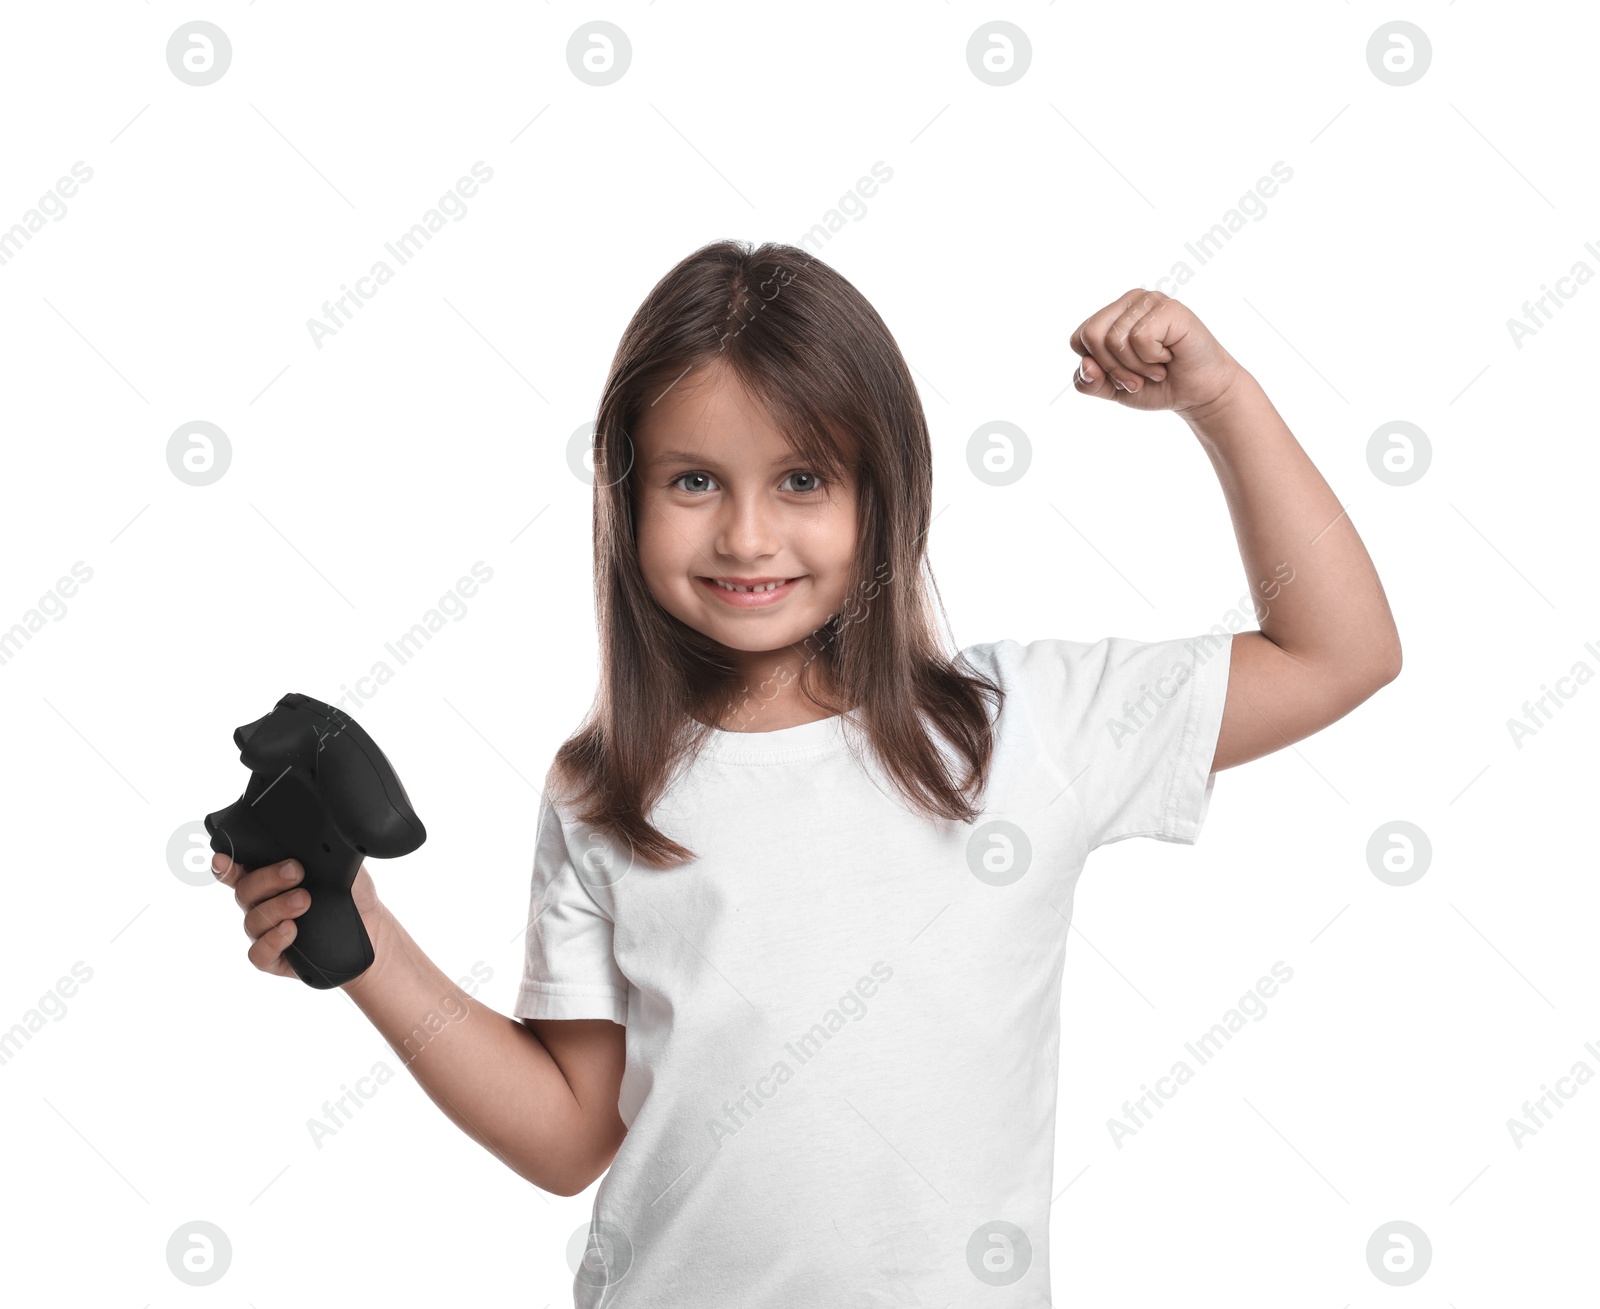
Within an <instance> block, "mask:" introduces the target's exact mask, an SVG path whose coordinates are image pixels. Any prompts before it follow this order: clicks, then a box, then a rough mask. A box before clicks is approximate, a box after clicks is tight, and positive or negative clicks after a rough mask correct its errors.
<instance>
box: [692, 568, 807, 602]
mask: <svg viewBox="0 0 1600 1309" xmlns="http://www.w3.org/2000/svg"><path fill="white" fill-rule="evenodd" d="M805 578H806V575H805V574H804V573H802V574H801V575H800V576H799V577H786V578H776V577H774V578H766V579H763V580H761V581H749V582H725V581H723V580H722V579H721V578H720V577H700V578H696V579H695V580H696V581H698V582H699V583H700V585H701V586H703V587H705V589H706V590H707V591H709V592H710V593H711V594H712V595H713V596H714V597H715V598H716V600H717V603H718V604H721V605H724V606H727V607H730V608H733V609H769V608H771V607H772V606H773V605H777V604H782V603H783V601H784V600H785V599H786V598H787V597H789V596H791V595H793V594H794V589H795V587H797V586H798V585H799V584H800V583H801V582H803V581H804V580H805Z"/></svg>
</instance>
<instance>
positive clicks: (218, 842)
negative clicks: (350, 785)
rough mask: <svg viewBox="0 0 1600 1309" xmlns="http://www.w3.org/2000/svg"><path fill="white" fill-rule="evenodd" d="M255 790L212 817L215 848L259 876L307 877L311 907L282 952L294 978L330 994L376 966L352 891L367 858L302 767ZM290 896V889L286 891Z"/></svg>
mask: <svg viewBox="0 0 1600 1309" xmlns="http://www.w3.org/2000/svg"><path fill="white" fill-rule="evenodd" d="M263 776H264V775H263V774H256V775H255V776H254V777H253V778H252V780H251V784H250V785H249V786H248V787H246V789H245V793H244V795H242V796H240V797H239V799H238V800H236V801H235V802H234V803H233V804H231V805H229V806H228V807H227V808H226V809H222V810H219V811H218V812H216V813H214V814H207V815H206V819H205V824H206V831H207V832H208V833H210V835H211V848H212V849H213V850H219V851H221V852H223V853H224V854H227V855H228V856H229V857H230V858H231V859H233V860H234V861H235V862H236V863H239V864H242V865H244V867H245V868H246V869H247V870H250V871H253V870H255V869H257V868H261V867H264V866H265V865H267V864H275V863H278V862H280V861H282V860H284V859H290V858H293V859H298V860H299V861H300V864H301V866H302V867H303V868H304V869H305V876H304V878H303V879H302V880H301V882H300V885H301V886H303V887H304V888H305V890H306V892H307V894H309V895H310V896H311V904H310V905H309V907H307V908H306V909H305V910H303V911H302V912H301V913H300V914H298V915H296V917H295V920H294V922H295V938H294V940H293V941H291V942H290V943H289V945H288V946H287V947H286V948H285V949H284V952H283V957H284V958H285V959H287V960H288V961H289V966H290V967H291V968H293V969H294V971H295V975H296V976H298V977H299V978H300V980H301V981H302V982H304V983H306V985H308V986H313V987H316V988H317V989H318V990H331V989H332V988H334V987H337V986H343V985H344V984H345V983H346V982H348V981H351V980H352V979H354V978H356V977H359V976H360V975H361V974H362V973H363V972H365V971H366V970H367V969H368V968H370V967H371V966H372V961H373V958H374V955H373V950H372V940H371V938H370V937H369V936H368V935H367V929H366V925H365V924H364V923H363V922H362V921H361V911H360V910H358V909H357V908H356V903H355V899H354V897H353V896H352V895H351V893H350V888H351V886H352V884H353V883H354V882H355V879H356V874H357V873H358V872H360V871H361V859H362V855H363V853H364V851H361V850H359V849H355V848H352V847H351V846H350V845H348V844H347V843H346V842H345V840H344V837H343V836H342V835H341V834H340V833H339V831H338V829H337V828H336V827H335V826H334V825H333V823H332V821H331V820H330V818H329V817H328V816H327V815H326V814H325V812H324V811H323V808H322V805H321V804H320V802H318V800H317V788H316V783H315V781H314V780H313V779H312V777H311V775H310V774H309V773H308V772H307V771H306V770H305V769H303V768H301V767H299V766H293V767H290V768H288V769H287V770H285V771H284V772H283V773H281V774H279V775H278V777H277V778H276V779H275V780H274V781H272V782H270V783H261V782H260V780H259V779H260V778H261V777H263ZM285 889H288V888H285Z"/></svg>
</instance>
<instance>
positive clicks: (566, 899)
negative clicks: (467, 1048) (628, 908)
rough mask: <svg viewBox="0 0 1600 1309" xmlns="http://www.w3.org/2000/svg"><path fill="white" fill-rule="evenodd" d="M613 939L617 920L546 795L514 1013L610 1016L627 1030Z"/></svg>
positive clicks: (625, 998) (625, 988) (542, 802)
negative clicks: (584, 873) (582, 870)
mask: <svg viewBox="0 0 1600 1309" xmlns="http://www.w3.org/2000/svg"><path fill="white" fill-rule="evenodd" d="M579 844H580V846H581V842H580V843H579ZM580 857H581V855H580ZM611 939H612V922H611V918H610V917H609V916H608V915H607V913H606V912H605V910H604V909H603V908H602V907H601V906H600V904H599V902H598V901H597V900H596V899H595V897H594V895H593V894H592V893H591V891H590V888H589V887H588V886H587V885H586V884H585V882H584V880H583V878H582V877H581V876H580V875H579V870H578V867H577V865H576V864H575V863H574V860H573V848H572V844H571V840H570V837H569V832H568V830H567V828H566V825H565V824H564V823H563V822H562V819H561V816H560V813H559V812H558V811H557V809H556V808H555V806H554V805H553V804H552V803H551V802H550V800H549V797H548V794H547V795H546V796H545V797H544V798H542V799H541V800H540V805H539V834H538V840H537V841H536V843H535V848H534V857H533V889H532V892H531V894H530V896H529V903H528V929H527V948H526V955H525V957H524V961H523V969H522V985H521V987H520V989H519V990H518V992H517V1003H516V1007H515V1008H514V1009H513V1011H512V1012H513V1014H514V1015H515V1016H516V1017H518V1018H609V1019H610V1020H611V1021H612V1022H614V1023H621V1024H623V1025H624V1026H626V1024H627V1021H628V982H627V979H626V978H625V977H624V976H623V975H622V971H621V970H620V969H619V968H618V967H617V963H616V959H615V956H614V955H613V953H612V949H611Z"/></svg>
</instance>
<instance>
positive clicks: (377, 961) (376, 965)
mask: <svg viewBox="0 0 1600 1309" xmlns="http://www.w3.org/2000/svg"><path fill="white" fill-rule="evenodd" d="M367 936H368V938H369V939H370V940H371V942H372V963H371V964H370V965H368V967H367V968H366V969H365V970H364V971H363V972H361V973H360V974H359V975H358V976H356V977H353V978H351V979H350V980H349V981H348V982H346V983H345V984H344V986H343V987H342V988H341V989H342V990H343V991H344V992H345V994H346V995H348V996H350V998H351V999H353V1000H359V999H360V997H361V995H362V994H363V993H365V992H371V991H375V990H378V989H380V988H381V987H382V986H383V979H384V978H385V977H386V976H387V975H388V974H389V973H390V972H391V971H392V970H393V968H394V966H395V963H396V962H397V957H398V956H400V955H402V954H404V953H405V934H404V933H403V932H402V931H401V930H400V924H399V922H398V921H397V920H396V919H395V917H394V915H393V914H391V913H390V912H389V907H388V906H387V905H386V904H384V903H383V902H382V901H381V900H380V901H379V902H378V906H377V910H376V912H375V913H373V915H372V916H371V918H370V920H367Z"/></svg>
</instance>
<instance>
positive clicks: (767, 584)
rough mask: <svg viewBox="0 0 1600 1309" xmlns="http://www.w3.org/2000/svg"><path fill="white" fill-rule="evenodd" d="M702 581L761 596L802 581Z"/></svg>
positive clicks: (795, 578)
mask: <svg viewBox="0 0 1600 1309" xmlns="http://www.w3.org/2000/svg"><path fill="white" fill-rule="evenodd" d="M700 580H701V581H702V582H710V583H711V584H712V585H713V586H716V587H719V588H720V589H722V590H724V591H733V592H736V593H743V594H745V595H752V594H753V595H760V594H761V593H762V592H765V591H775V590H777V589H778V588H779V587H783V586H787V585H789V583H790V582H798V581H799V580H800V579H799V578H798V577H769V578H763V579H762V580H761V581H759V582H755V581H752V582H734V581H727V580H724V579H723V578H720V577H702V578H701V579H700Z"/></svg>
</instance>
